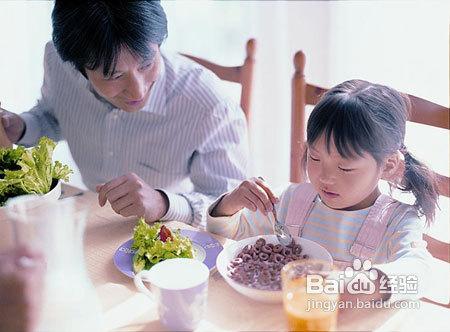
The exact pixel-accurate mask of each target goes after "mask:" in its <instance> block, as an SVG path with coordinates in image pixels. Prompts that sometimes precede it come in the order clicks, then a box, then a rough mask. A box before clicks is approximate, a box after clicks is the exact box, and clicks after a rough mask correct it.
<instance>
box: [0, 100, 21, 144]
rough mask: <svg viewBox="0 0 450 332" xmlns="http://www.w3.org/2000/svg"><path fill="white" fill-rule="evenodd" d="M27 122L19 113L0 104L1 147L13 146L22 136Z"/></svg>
mask: <svg viewBox="0 0 450 332" xmlns="http://www.w3.org/2000/svg"><path fill="white" fill-rule="evenodd" d="M24 131H25V122H24V121H23V120H22V118H21V117H20V116H18V115H17V114H14V113H11V112H8V111H7V110H4V109H2V108H1V104H0V147H11V146H12V144H13V143H17V141H18V140H19V139H20V138H21V137H22V135H23V132H24Z"/></svg>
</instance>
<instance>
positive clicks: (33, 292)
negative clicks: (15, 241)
mask: <svg viewBox="0 0 450 332" xmlns="http://www.w3.org/2000/svg"><path fill="white" fill-rule="evenodd" d="M44 271H45V264H44V259H43V257H42V256H41V255H39V254H36V253H33V252H31V250H30V249H28V248H20V249H16V250H13V251H9V252H5V253H1V254H0V331H8V332H31V331H33V330H35V328H36V325H37V323H38V319H39V314H40V308H41V307H42V289H43V280H44V278H43V277H44Z"/></svg>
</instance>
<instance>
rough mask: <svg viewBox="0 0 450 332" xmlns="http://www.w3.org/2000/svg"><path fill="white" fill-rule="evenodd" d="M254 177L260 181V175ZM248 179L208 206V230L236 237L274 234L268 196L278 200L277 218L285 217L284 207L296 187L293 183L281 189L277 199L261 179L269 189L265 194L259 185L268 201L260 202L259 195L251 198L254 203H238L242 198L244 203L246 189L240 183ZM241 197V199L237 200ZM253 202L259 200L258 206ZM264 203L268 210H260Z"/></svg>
mask: <svg viewBox="0 0 450 332" xmlns="http://www.w3.org/2000/svg"><path fill="white" fill-rule="evenodd" d="M257 180H259V181H261V180H260V179H257ZM248 181H251V180H247V181H244V182H243V183H242V184H241V185H240V186H239V187H237V188H236V189H235V190H233V191H232V192H230V193H226V194H224V195H222V196H221V197H219V199H217V200H216V201H215V202H214V203H213V204H212V205H211V206H210V207H209V208H208V211H207V226H206V228H207V230H208V231H209V232H211V233H216V234H219V235H222V236H224V237H227V238H232V239H235V240H239V239H243V238H246V237H249V236H255V235H262V234H273V223H274V220H273V214H272V212H271V208H272V201H271V200H270V199H269V197H272V199H274V200H275V201H276V202H279V203H278V204H277V205H276V210H277V214H278V216H279V218H280V220H284V217H285V214H286V211H287V208H286V207H287V205H288V203H289V200H290V197H291V194H292V192H293V188H295V186H296V185H291V186H290V187H289V188H288V189H287V190H286V191H284V192H283V194H282V195H281V197H280V199H277V198H276V195H275V194H273V192H272V191H271V190H270V189H269V188H268V187H267V185H265V184H264V182H262V183H263V185H265V187H266V188H267V189H268V190H270V194H267V192H266V191H265V189H262V188H261V190H264V192H265V193H266V195H267V201H265V203H266V205H263V201H262V200H259V198H258V200H259V201H258V202H255V203H253V202H252V204H253V205H250V204H248V205H249V206H242V207H240V204H241V203H242V202H243V203H246V202H245V200H246V197H247V196H246V195H247V193H248V191H247V189H242V186H243V185H244V183H246V182H248ZM254 183H256V182H254ZM248 185H249V183H247V184H246V186H248ZM258 186H259V185H258ZM249 190H250V189H249ZM251 190H255V188H252V189H251ZM256 190H259V189H256ZM269 195H271V196H269ZM241 199H242V201H241V203H239V201H240V200H241ZM253 199H255V197H253ZM230 202H231V203H230ZM256 204H259V206H258V207H257V208H256ZM242 205H244V204H242ZM267 205H269V212H267V211H265V210H263V211H261V210H262V209H263V208H265V207H267Z"/></svg>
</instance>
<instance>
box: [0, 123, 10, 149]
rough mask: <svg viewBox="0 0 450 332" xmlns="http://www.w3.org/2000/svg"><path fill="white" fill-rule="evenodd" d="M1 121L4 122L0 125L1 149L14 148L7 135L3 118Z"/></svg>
mask: <svg viewBox="0 0 450 332" xmlns="http://www.w3.org/2000/svg"><path fill="white" fill-rule="evenodd" d="M0 116H1V115H0ZM1 120H2V121H1V123H0V147H3V148H10V147H12V143H11V141H10V140H9V137H8V135H6V132H5V128H4V126H3V117H1Z"/></svg>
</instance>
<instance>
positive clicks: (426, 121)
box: [290, 51, 450, 308]
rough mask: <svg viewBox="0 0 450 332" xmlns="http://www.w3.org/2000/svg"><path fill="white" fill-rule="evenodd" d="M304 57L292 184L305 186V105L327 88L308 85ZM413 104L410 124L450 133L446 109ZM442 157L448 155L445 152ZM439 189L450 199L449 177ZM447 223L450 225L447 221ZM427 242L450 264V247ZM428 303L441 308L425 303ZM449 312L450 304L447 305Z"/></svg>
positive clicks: (297, 82)
mask: <svg viewBox="0 0 450 332" xmlns="http://www.w3.org/2000/svg"><path fill="white" fill-rule="evenodd" d="M305 62H306V58H305V54H304V53H303V52H302V51H298V52H297V53H296V54H295V56H294V67H295V73H294V76H293V78H292V110H291V112H292V113H291V121H292V122H291V164H290V181H291V182H304V181H305V180H306V178H305V174H304V172H303V171H302V167H301V166H302V165H301V164H302V161H301V160H302V157H303V153H304V150H305V141H306V138H305V136H306V135H305V133H306V112H305V108H306V105H315V104H317V102H318V101H319V99H320V98H321V96H322V95H323V94H324V93H325V92H326V91H327V89H326V88H323V87H320V86H317V85H314V84H310V83H307V82H306V80H305V75H304V69H305ZM408 96H409V98H410V100H411V113H410V118H409V119H408V121H411V122H415V123H419V124H423V125H429V126H432V127H438V128H444V129H447V130H449V129H450V125H449V121H450V120H449V119H450V112H449V108H448V107H444V106H441V105H438V104H435V103H432V102H430V101H428V100H425V99H422V98H419V97H415V96H412V95H408ZM442 153H443V154H445V153H448V152H446V151H442ZM434 175H435V176H436V181H437V185H438V191H439V195H442V196H445V197H449V196H450V179H449V177H448V175H442V174H439V173H436V172H435V173H434ZM446 222H449V221H448V220H447V221H446ZM424 240H426V241H427V243H428V246H427V248H428V251H429V252H430V253H431V254H432V255H433V257H435V258H437V259H440V260H442V261H444V262H450V244H449V243H446V242H442V241H440V240H438V239H435V238H433V237H431V236H429V235H427V234H424ZM426 301H427V302H431V303H434V304H438V305H441V306H443V305H442V304H441V303H438V302H434V301H432V300H429V299H426ZM444 306H445V307H448V308H450V303H449V304H446V305H444Z"/></svg>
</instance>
